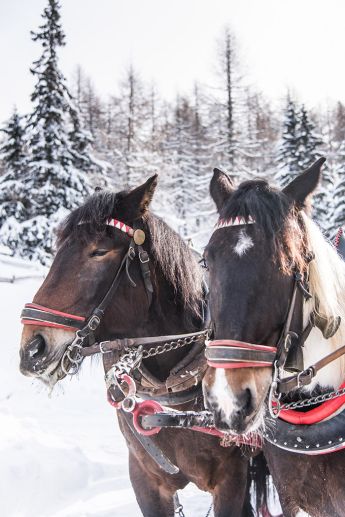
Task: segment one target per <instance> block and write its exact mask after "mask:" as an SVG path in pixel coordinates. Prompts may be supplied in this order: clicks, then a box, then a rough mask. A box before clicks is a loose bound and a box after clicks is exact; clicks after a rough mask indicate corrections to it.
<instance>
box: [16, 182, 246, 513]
mask: <svg viewBox="0 0 345 517" xmlns="http://www.w3.org/2000/svg"><path fill="white" fill-rule="evenodd" d="M156 182H157V178H156V177H155V176H154V177H152V178H150V179H149V180H148V181H147V182H146V183H144V184H143V185H141V186H139V187H138V188H136V189H134V190H132V191H130V192H120V193H117V194H115V193H112V192H102V191H101V192H97V193H95V194H94V195H93V196H92V197H91V198H90V199H89V200H88V201H86V203H85V204H84V205H83V206H81V207H80V208H79V209H77V210H75V211H74V212H72V213H71V215H70V216H69V217H68V219H67V220H66V222H65V223H64V224H63V225H62V227H61V228H60V232H59V236H58V249H57V254H56V256H55V259H54V261H53V264H52V266H51V269H50V271H49V274H48V276H47V278H46V279H45V281H44V282H43V284H42V286H41V287H40V289H39V290H38V292H37V293H36V295H35V297H34V300H33V302H34V305H30V306H29V307H28V308H27V310H26V312H25V314H29V315H30V314H31V313H32V311H37V310H42V309H39V308H38V309H37V306H41V307H44V308H49V311H50V317H51V318H52V319H54V318H55V316H57V319H58V320H59V321H60V320H61V318H66V317H67V316H66V314H67V315H70V316H72V324H73V321H74V322H75V321H76V320H75V318H76V317H79V319H83V318H86V319H87V318H88V317H89V316H90V315H91V314H92V312H93V310H94V308H95V307H97V306H98V305H99V303H100V301H101V300H102V299H103V297H104V295H105V294H106V292H107V290H108V288H109V286H110V284H111V282H112V281H113V279H114V276H115V274H116V272H117V271H118V270H119V268H120V265H121V263H122V261H123V257H124V255H125V253H126V252H127V250H128V247H129V244H130V242H131V237H130V236H129V234H128V232H126V231H120V230H119V228H120V227H121V228H122V229H123V226H122V224H123V223H125V224H126V225H128V226H130V227H133V226H134V225H137V226H140V228H141V229H142V231H144V232H145V234H146V240H145V243H144V244H143V249H144V250H145V251H146V252H147V254H148V257H149V259H150V262H149V268H150V275H151V280H152V284H153V293H152V300H151V301H150V298H149V297H148V296H147V289H146V286H145V282H144V279H143V275H142V270H141V266H140V262H139V260H140V258H141V257H140V256H139V257H138V256H136V257H134V258H133V260H132V262H131V265H130V271H129V275H130V278H131V281H132V282H134V284H135V285H136V287H133V284H132V285H131V284H130V278H129V277H128V276H127V275H126V272H125V270H124V271H123V273H122V274H121V275H120V277H119V282H118V284H117V289H116V292H114V293H113V296H112V299H111V300H110V303H109V305H108V307H107V309H106V310H105V313H104V316H103V318H102V321H101V324H100V326H99V328H98V329H97V331H96V339H97V341H104V340H110V339H115V338H125V337H139V336H140V337H145V336H162V335H167V334H170V335H171V334H182V333H187V332H195V331H197V330H200V329H201V328H202V324H203V323H202V318H201V314H200V309H201V305H202V303H203V278H202V273H201V269H200V266H199V264H198V263H197V261H196V258H195V256H194V254H193V252H192V251H191V250H190V249H189V248H188V246H187V245H186V244H185V243H184V242H183V240H182V239H181V238H180V237H179V236H178V235H177V234H176V233H175V232H174V231H173V230H172V229H171V228H169V227H168V226H167V225H166V224H165V223H164V222H163V221H162V220H160V219H159V218H157V217H156V216H154V215H153V214H152V213H151V212H150V211H149V204H150V202H151V199H152V196H153V193H154V190H155V187H156ZM114 218H115V219H116V220H117V221H120V222H121V224H118V223H116V225H115V227H114V225H113V226H109V224H106V222H107V221H108V220H109V219H111V220H114ZM126 228H127V226H126V227H125V229H126ZM43 310H44V309H43ZM54 311H55V312H54ZM61 313H64V314H65V316H63V315H62V316H61ZM38 314H41V313H38ZM43 316H44V318H43V319H44V320H46V318H47V316H46V315H45V314H43ZM37 318H38V316H37V317H36V323H35V321H34V320H27V319H26V320H24V323H25V325H24V330H23V335H22V341H21V349H20V356H21V363H20V368H21V371H22V373H23V374H25V375H29V376H33V377H36V378H38V379H41V380H43V381H44V382H46V383H48V384H50V385H54V384H55V383H56V382H57V381H58V380H59V379H61V378H62V377H63V375H64V374H63V372H62V369H61V360H62V357H63V355H64V353H65V351H66V348H67V346H68V345H69V344H70V343H71V341H73V339H74V336H75V334H74V332H73V331H72V330H71V329H68V328H61V327H64V325H63V324H62V325H61V327H60V328H57V327H59V325H57V324H56V322H55V323H53V325H52V326H48V324H47V323H46V322H44V321H43V322H41V324H40V323H39V321H38V320H37ZM73 318H74V319H73ZM55 319H56V318H55ZM189 350H190V346H186V347H184V348H179V349H176V350H172V351H170V352H169V353H165V354H161V355H156V356H155V357H152V358H149V359H145V360H144V363H145V366H146V367H147V369H148V370H149V371H150V372H151V373H152V374H153V375H154V376H155V377H156V378H158V379H159V380H161V381H164V380H165V379H166V378H167V376H168V375H169V372H170V371H171V369H172V368H173V367H174V366H175V365H176V364H177V363H178V362H179V361H181V359H182V358H183V357H184V356H185V355H186V354H188V352H189ZM202 408H203V404H202V396H200V395H199V396H198V397H196V398H195V399H194V400H192V401H190V402H188V403H185V404H183V405H182V406H181V407H179V406H177V407H176V409H184V410H186V409H193V410H195V411H198V410H200V409H202ZM118 418H119V424H120V428H121V431H122V433H123V435H124V436H125V438H126V440H127V444H128V449H129V471H130V478H131V482H132V485H133V488H134V491H135V494H136V497H137V500H138V503H139V506H140V508H141V511H142V512H143V515H144V516H145V517H171V516H172V515H173V514H174V506H173V497H174V494H175V493H176V491H177V490H178V489H182V488H184V487H185V486H186V485H187V484H188V483H189V482H193V483H195V484H196V485H197V486H198V487H199V488H200V489H201V490H205V491H209V492H210V493H211V494H212V495H213V501H214V513H215V515H216V517H230V516H233V517H239V516H243V517H244V516H249V515H252V511H251V504H250V495H249V484H250V482H249V481H248V466H249V459H248V457H247V456H246V454H245V453H244V451H243V450H241V449H240V448H238V447H235V446H231V447H228V448H223V447H221V446H220V445H219V439H218V438H217V437H215V436H210V435H206V434H201V433H196V432H193V431H190V430H182V429H177V430H174V429H162V430H161V431H160V432H159V434H157V435H155V436H153V437H152V442H153V443H154V444H155V445H156V446H158V447H159V448H160V449H161V451H162V452H163V453H164V455H165V456H166V457H168V458H169V459H170V461H171V462H173V463H174V464H175V465H176V466H177V467H178V468H179V472H178V473H176V474H167V473H165V472H164V471H163V470H162V469H160V467H159V466H158V465H157V463H156V462H155V461H153V459H152V458H151V457H150V455H149V454H148V453H147V452H146V450H145V449H144V448H143V447H142V445H141V444H140V443H139V441H138V440H137V438H136V437H135V435H134V434H133V432H132V431H131V430H130V429H129V427H128V425H127V422H126V420H125V418H124V414H122V413H120V412H119V414H118Z"/></svg>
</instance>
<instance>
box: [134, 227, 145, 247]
mask: <svg viewBox="0 0 345 517" xmlns="http://www.w3.org/2000/svg"><path fill="white" fill-rule="evenodd" d="M133 240H134V242H135V244H137V245H138V246H141V245H142V244H144V242H145V233H144V232H143V230H135V232H134V235H133Z"/></svg>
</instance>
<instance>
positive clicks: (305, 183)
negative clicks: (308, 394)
mask: <svg viewBox="0 0 345 517" xmlns="http://www.w3.org/2000/svg"><path fill="white" fill-rule="evenodd" d="M323 162H324V159H320V160H318V162H316V163H315V164H314V165H313V166H312V167H311V168H310V169H308V170H306V171H305V172H304V173H302V174H301V175H300V176H298V177H297V178H296V179H295V180H293V181H292V182H291V183H290V184H289V185H288V186H287V187H286V188H285V189H284V190H282V191H280V190H278V189H276V188H273V187H271V186H270V185H269V184H268V183H267V182H266V181H263V180H258V181H255V180H254V181H246V182H244V183H242V184H241V185H240V186H239V187H238V188H235V187H234V185H233V183H232V181H231V179H230V178H229V177H228V176H227V175H226V174H224V173H222V172H221V171H219V170H217V169H215V171H214V175H213V178H212V180H211V186H210V190H211V195H212V197H213V199H214V201H215V203H216V205H217V209H218V212H219V222H218V224H217V226H216V229H215V231H214V233H213V235H212V237H211V239H210V241H209V243H208V245H207V247H206V249H205V260H206V262H207V265H208V268H209V272H210V310H211V318H212V323H213V328H214V340H215V341H213V342H211V343H210V346H209V348H208V350H207V356H208V364H209V368H208V370H207V373H206V376H205V378H204V383H203V389H204V398H205V404H206V406H207V407H209V408H210V409H211V410H212V411H213V412H214V417H215V422H216V425H217V427H219V428H221V429H227V430H231V431H232V432H234V433H239V434H241V433H247V432H250V431H254V430H256V429H258V428H259V427H260V425H261V424H262V423H263V415H264V408H265V405H264V401H265V399H266V396H267V393H268V389H269V387H270V385H271V383H272V364H273V360H274V358H275V356H276V349H275V347H277V344H278V341H279V340H280V337H281V336H282V332H283V329H284V326H285V324H286V320H287V317H288V313H289V305H290V302H291V297H292V293H293V291H294V286H295V282H296V280H295V273H296V272H298V273H301V274H302V275H307V272H308V252H309V243H308V238H307V234H306V231H305V225H304V220H305V219H304V216H303V215H302V214H303V212H302V211H303V209H304V208H305V207H306V204H307V201H308V197H309V196H310V194H311V193H312V192H313V191H314V189H315V188H316V186H317V184H318V181H319V177H320V168H321V165H322V163H323ZM303 328H304V322H303V294H302V292H300V291H299V290H298V292H297V295H296V302H295V304H294V310H293V314H292V319H291V323H290V325H289V330H291V331H294V332H295V333H296V334H298V335H301V332H302V329H303ZM212 345H214V347H215V348H212ZM230 345H231V359H229V350H230ZM227 346H228V347H229V348H227Z"/></svg>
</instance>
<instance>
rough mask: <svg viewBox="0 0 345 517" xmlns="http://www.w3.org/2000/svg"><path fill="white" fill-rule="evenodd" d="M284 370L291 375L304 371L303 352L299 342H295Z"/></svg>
mask: <svg viewBox="0 0 345 517" xmlns="http://www.w3.org/2000/svg"><path fill="white" fill-rule="evenodd" d="M284 370H286V371H288V372H291V373H299V372H302V371H303V370H304V360H303V351H302V347H301V346H300V345H299V343H298V341H294V343H292V345H291V347H290V350H289V352H288V355H287V358H286V361H285V365H284Z"/></svg>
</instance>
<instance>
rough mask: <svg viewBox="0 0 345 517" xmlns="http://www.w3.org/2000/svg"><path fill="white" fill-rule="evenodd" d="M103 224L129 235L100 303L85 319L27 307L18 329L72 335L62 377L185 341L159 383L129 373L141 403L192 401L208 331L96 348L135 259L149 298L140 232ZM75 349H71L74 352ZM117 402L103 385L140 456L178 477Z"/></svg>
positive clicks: (141, 369)
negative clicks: (97, 361) (95, 360)
mask: <svg viewBox="0 0 345 517" xmlns="http://www.w3.org/2000/svg"><path fill="white" fill-rule="evenodd" d="M106 224H107V225H109V226H113V227H114V228H117V229H119V230H121V231H123V232H125V233H126V234H128V235H129V237H130V238H131V240H130V244H129V247H128V249H127V251H126V253H125V254H124V256H123V258H122V260H121V263H120V266H119V268H118V270H117V272H116V274H115V276H114V279H113V281H112V283H111V285H110V287H109V289H108V291H107V292H106V294H105V296H104V297H103V299H102V301H101V302H100V304H99V305H98V306H97V307H96V308H95V309H94V310H93V311H92V313H91V315H90V316H89V318H85V317H82V316H76V315H74V314H68V313H65V312H61V311H57V310H55V309H50V308H48V307H43V306H41V305H38V304H35V303H28V304H26V305H25V307H24V309H23V311H22V313H21V321H22V323H23V324H24V325H36V326H43V327H54V328H59V329H65V330H75V331H76V337H75V339H74V341H73V343H72V344H71V345H69V347H68V348H67V350H66V351H65V354H64V355H63V357H62V360H61V367H62V370H63V371H64V372H65V373H68V369H70V368H71V367H73V366H75V365H77V368H76V370H75V371H74V373H76V371H77V370H78V368H79V365H80V363H81V361H82V360H83V359H84V358H85V357H87V356H91V355H94V354H97V353H101V354H102V356H103V363H104V367H105V371H106V374H107V372H108V371H109V369H110V368H111V367H112V365H113V364H114V362H116V361H117V360H118V359H119V358H120V357H121V354H123V353H124V352H125V351H126V350H128V349H131V348H132V349H135V348H136V349H138V348H139V347H143V348H145V347H147V346H149V347H150V348H152V346H156V347H159V346H162V344H163V343H166V342H167V341H168V342H169V341H172V340H182V339H186V340H188V339H190V340H191V342H194V344H193V346H192V347H191V349H190V350H189V352H188V353H187V355H186V356H185V357H184V358H183V359H182V360H181V361H180V362H179V363H178V364H177V365H175V367H174V368H173V369H172V371H171V372H170V375H169V376H168V378H167V379H166V381H165V382H161V381H159V380H158V379H157V378H155V377H154V376H153V375H152V374H151V373H150V372H149V371H148V370H147V369H146V368H145V366H144V365H143V364H140V365H138V367H137V368H136V369H135V371H134V374H135V377H136V378H135V384H136V393H137V394H138V395H140V396H141V397H142V398H144V399H151V398H153V397H154V398H155V399H156V400H159V401H160V402H161V403H162V404H168V405H172V406H173V405H178V404H182V403H185V402H189V401H192V400H195V399H196V398H197V397H198V396H199V395H200V394H201V386H200V382H201V380H202V377H203V374H204V372H205V370H206V367H207V365H206V359H205V356H204V343H205V339H206V335H207V333H208V331H205V330H203V331H200V332H194V333H189V334H179V335H174V336H171V335H169V336H154V337H144V338H124V339H115V340H112V341H106V342H102V343H96V340H95V335H94V332H95V331H96V329H97V328H98V327H99V325H100V323H101V320H102V318H103V316H104V314H105V311H106V309H107V308H108V306H109V304H110V302H111V300H112V298H113V296H114V294H115V292H116V290H117V288H118V286H119V283H120V280H121V275H122V272H123V271H125V272H126V275H127V277H128V279H129V281H130V284H131V286H132V287H135V286H136V284H135V282H134V281H133V279H132V278H131V276H130V272H129V268H130V264H131V262H132V261H133V260H134V258H135V257H136V256H138V258H139V263H140V269H141V274H142V278H143V281H144V285H145V289H146V293H147V297H148V302H149V305H151V303H152V295H153V285H152V280H151V272H150V267H149V261H150V258H149V255H148V253H147V251H146V250H145V249H144V248H143V247H142V244H143V243H144V241H145V233H144V232H143V230H141V229H140V228H131V227H130V226H128V225H126V224H124V223H122V222H121V221H118V220H116V219H111V220H109V221H107V222H106ZM203 304H204V302H203ZM202 312H203V315H204V321H203V324H205V323H206V319H207V314H205V313H204V307H203V311H202ZM75 350H77V352H76V353H75ZM66 354H67V358H68V360H69V364H68V366H67V370H66V369H65V367H64V358H65V356H66ZM73 354H74V355H73ZM123 398H124V394H123V392H122V391H121V390H119V389H117V388H116V386H113V385H112V386H109V388H108V400H109V402H110V403H111V404H112V405H114V406H115V407H116V408H117V409H118V410H120V412H121V414H122V415H123V418H124V420H125V421H126V424H127V426H128V427H129V429H130V430H131V432H132V433H133V435H134V436H135V437H136V438H137V439H138V441H139V442H140V443H141V444H142V446H143V447H144V448H145V450H146V452H147V453H148V454H149V455H150V456H151V457H152V459H153V460H154V461H155V462H156V463H157V464H158V465H159V466H160V467H161V468H162V469H163V470H165V472H167V473H169V474H176V473H178V472H179V469H178V468H177V467H176V466H175V465H173V464H172V463H171V461H170V460H169V458H167V457H166V456H165V455H164V454H163V452H162V451H161V449H160V448H159V447H158V446H157V445H156V444H155V443H154V442H153V441H152V439H151V438H150V437H149V436H145V435H144V434H145V433H143V432H141V431H140V432H138V429H137V428H136V426H135V422H134V417H133V418H132V415H131V414H130V413H129V412H126V411H125V410H124V409H123V408H121V407H120V406H119V405H118V402H117V400H122V399H123ZM159 408H161V406H159ZM146 434H149V433H146Z"/></svg>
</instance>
